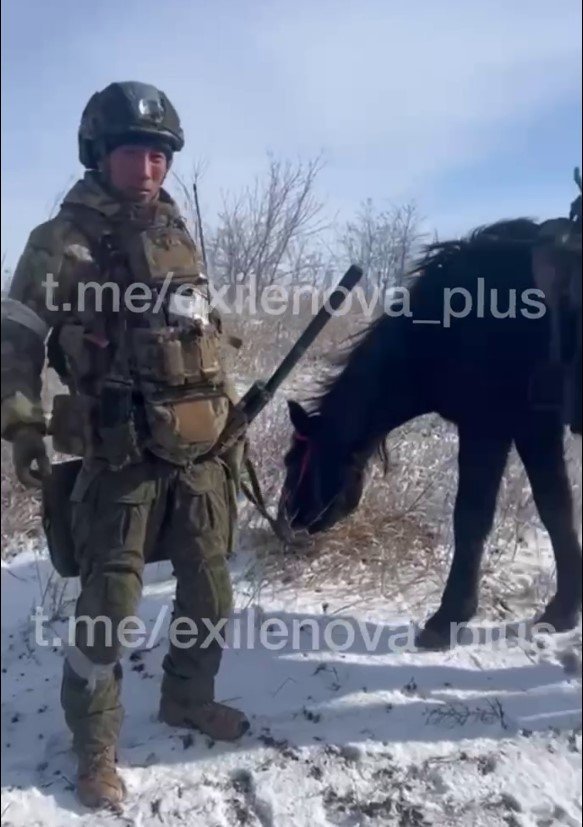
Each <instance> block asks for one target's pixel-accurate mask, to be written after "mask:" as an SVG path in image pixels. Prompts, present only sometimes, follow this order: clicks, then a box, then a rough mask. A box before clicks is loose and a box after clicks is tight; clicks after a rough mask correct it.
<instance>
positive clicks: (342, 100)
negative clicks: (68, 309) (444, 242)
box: [1, 0, 581, 266]
mask: <svg viewBox="0 0 583 827" xmlns="http://www.w3.org/2000/svg"><path fill="white" fill-rule="evenodd" d="M2 26H3V34H2V173H1V182H2V254H3V255H4V256H5V264H6V265H9V266H10V265H13V264H14V263H15V261H16V260H17V258H18V256H19V254H20V252H21V250H22V247H23V245H24V243H25V241H26V238H27V235H28V233H29V232H30V230H31V229H32V228H33V227H34V225H35V224H37V223H40V222H41V221H43V220H45V219H46V218H47V216H48V214H49V212H50V210H51V207H52V206H53V205H54V203H55V199H56V198H57V197H58V195H59V193H62V192H63V190H64V189H65V188H67V187H68V186H69V185H70V184H71V183H72V182H73V181H74V179H75V178H76V177H78V176H79V174H80V173H81V172H82V169H81V167H80V165H79V163H78V160H77V144H76V132H77V127H78V122H79V117H80V114H81V111H82V109H83V107H84V105H85V103H86V101H87V99H88V98H89V97H90V95H91V94H92V93H93V91H95V90H96V89H100V88H103V87H104V86H105V85H107V84H108V83H110V82H111V81H114V80H142V81H145V82H149V83H154V84H156V85H158V86H160V87H161V88H163V89H164V90H165V91H166V93H167V94H168V95H169V97H170V98H171V99H172V100H173V102H174V104H175V106H176V107H177V109H178V110H179V112H180V114H181V117H182V119H183V125H184V129H185V132H186V139H187V143H186V147H185V150H184V152H183V153H182V154H181V156H179V157H178V158H177V162H176V166H177V169H179V170H180V171H182V172H188V170H189V169H190V167H191V166H192V163H193V162H194V161H196V160H197V159H201V158H202V159H204V160H205V162H206V164H207V172H206V174H205V177H204V180H203V182H202V192H203V206H204V210H205V214H206V216H207V219H212V216H213V215H214V213H215V212H216V210H217V208H218V207H219V205H220V198H221V192H223V191H229V190H237V189H239V188H241V187H242V186H244V185H245V184H246V183H251V182H252V180H253V178H254V176H255V175H256V174H258V173H260V172H261V170H262V168H263V167H264V165H265V158H266V152H267V151H271V152H273V153H275V154H276V155H279V156H281V157H287V158H292V159H294V158H297V157H303V158H308V157H311V156H314V155H316V154H317V153H319V152H321V151H322V152H323V153H324V155H325V158H326V167H325V169H324V171H323V172H322V174H321V176H320V180H319V193H320V195H321V197H322V198H323V199H325V200H326V202H327V204H328V208H329V210H330V213H331V214H332V213H334V214H338V215H339V217H340V219H348V218H350V217H351V215H352V213H353V212H354V211H355V210H356V209H357V207H358V204H359V202H360V201H361V200H363V199H365V198H367V197H371V198H373V199H374V200H375V201H376V202H377V203H378V204H379V205H383V204H388V203H389V202H390V201H392V202H395V201H396V202H399V201H402V200H406V199H411V198H413V199H415V200H416V201H417V203H418V205H419V209H420V211H421V213H422V214H423V215H424V216H425V217H426V222H427V223H426V227H427V229H429V230H432V229H434V228H435V229H437V231H438V232H439V235H440V237H445V236H447V235H448V234H458V233H464V232H467V231H469V230H470V229H471V228H472V227H473V226H475V225H476V224H480V223H483V222H486V221H493V220H497V219H499V218H502V217H512V216H517V215H531V216H533V217H535V218H545V217H548V216H551V215H557V214H563V213H564V212H565V210H566V209H567V208H568V204H569V203H570V201H571V200H572V198H573V197H574V194H575V193H574V186H573V184H572V181H571V174H572V168H573V167H574V166H575V165H577V164H580V160H581V69H580V66H581V34H580V32H581V9H580V3H579V2H578V0H553V2H552V3H549V2H548V0H512V2H507V1H506V2H503V1H502V0H489V1H488V3H478V2H468V0H440V2H432V0H403V2H401V0H311V2H309V1H308V0H294V2H292V0H287V1H286V0H269V2H267V0H216V2H210V0H200V1H199V0H164V2H153V0H125V2H124V3H123V4H122V3H120V2H119V0H99V2H97V3H95V2H93V3H89V2H87V0H51V2H50V3H47V2H41V0H18V2H10V3H4V4H3V5H2Z"/></svg>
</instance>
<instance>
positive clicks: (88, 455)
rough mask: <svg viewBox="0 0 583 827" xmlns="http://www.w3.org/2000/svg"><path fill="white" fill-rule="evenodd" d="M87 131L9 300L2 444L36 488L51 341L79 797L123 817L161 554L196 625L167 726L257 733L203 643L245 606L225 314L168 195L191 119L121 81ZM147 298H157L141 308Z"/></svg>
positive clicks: (170, 667)
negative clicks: (238, 600) (133, 626)
mask: <svg viewBox="0 0 583 827" xmlns="http://www.w3.org/2000/svg"><path fill="white" fill-rule="evenodd" d="M78 138H79V157H80V160H81V163H82V164H83V166H84V167H85V168H86V172H85V175H84V177H83V178H82V179H81V180H79V181H78V182H77V183H76V184H75V185H74V186H73V187H72V189H71V190H70V191H69V193H68V194H67V195H66V197H65V199H64V201H63V203H62V205H61V208H60V211H59V213H58V215H57V216H56V217H55V218H54V219H52V220H50V221H48V222H46V223H44V224H41V225H40V226H38V227H37V228H36V229H34V230H33V232H32V233H31V235H30V237H29V239H28V243H27V245H26V248H25V250H24V252H23V254H22V256H21V258H20V261H19V262H18V266H17V268H16V271H15V273H14V278H13V281H12V285H11V289H10V298H9V300H8V301H7V302H6V303H3V317H4V318H3V324H2V409H1V410H2V437H3V438H5V439H7V440H9V441H11V442H12V446H13V460H14V466H15V471H16V474H17V475H18V478H19V479H20V480H21V482H23V483H24V484H25V485H38V484H39V480H42V479H43V478H44V479H46V478H47V475H48V474H50V464H49V460H48V458H47V454H46V451H45V445H44V441H43V435H44V434H45V433H46V420H45V416H44V413H43V410H42V407H41V390H42V378H41V377H42V372H43V365H44V360H45V355H46V354H45V344H46V346H47V351H48V355H49V364H51V365H53V366H54V367H55V368H56V370H57V371H58V373H59V375H60V377H61V379H62V381H63V382H64V383H65V384H66V385H67V387H68V390H69V394H68V395H66V396H65V395H63V396H59V397H57V398H56V399H55V404H54V407H53V413H52V420H51V423H50V426H49V427H50V433H51V434H52V435H53V440H54V447H55V449H56V450H57V451H62V452H64V453H67V454H71V455H75V456H81V457H83V465H82V468H81V471H80V472H79V474H78V476H77V478H76V481H75V484H74V488H73V491H72V495H71V510H72V522H71V525H72V536H73V541H74V549H75V557H76V560H77V563H78V565H79V570H80V583H81V591H80V596H79V599H78V602H77V606H76V617H77V618H78V619H79V618H88V619H89V620H88V622H87V623H82V622H78V623H77V624H76V638H75V641H74V642H72V644H71V645H69V646H68V647H67V653H66V658H65V662H64V671H63V679H62V689H61V703H62V707H63V710H64V715H65V719H66V722H67V725H68V726H69V728H70V730H71V732H72V735H73V747H74V750H75V753H76V755H77V757H78V775H77V792H78V796H79V799H80V801H81V802H82V803H83V804H85V805H86V806H89V807H100V806H114V807H115V806H119V802H120V801H121V800H122V799H123V797H124V795H125V789H124V785H123V782H122V780H121V778H120V776H119V774H118V773H117V770H116V761H117V754H116V744H117V741H118V736H119V732H120V727H121V724H122V716H123V710H122V707H121V704H120V688H121V679H122V669H121V665H120V657H121V648H120V645H119V639H118V635H117V634H116V630H117V629H118V627H119V624H120V623H121V622H122V620H123V619H124V618H126V617H128V616H134V615H135V614H136V611H137V607H138V603H139V600H140V595H141V591H142V573H143V569H144V565H145V563H147V562H148V560H149V559H152V555H153V553H154V551H153V549H154V548H156V550H157V551H156V553H158V557H160V554H159V549H160V547H161V546H162V545H163V546H164V548H165V549H166V550H167V554H166V556H167V558H169V559H170V560H171V561H172V565H173V568H174V572H175V576H176V580H177V586H176V596H175V601H174V618H175V619H176V618H184V619H186V620H187V621H188V622H189V624H190V625H186V624H183V625H182V626H181V627H180V639H179V640H178V639H177V640H176V641H174V640H171V642H170V646H169V650H168V652H167V654H166V656H165V659H164V662H163V670H164V674H163V679H162V687H161V702H160V708H159V718H160V720H162V721H163V722H166V723H167V724H169V725H171V726H179V727H192V728H196V729H198V730H201V731H203V732H205V733H207V734H208V735H210V736H211V737H212V738H215V739H224V740H235V739H237V738H239V737H240V736H241V735H242V734H243V733H244V732H245V731H246V730H247V729H248V727H249V723H248V721H247V720H246V718H245V716H244V715H243V714H242V713H241V712H239V711H238V710H236V709H233V708H231V707H228V706H225V705H222V704H219V703H217V702H216V701H215V700H214V682H215V676H216V674H217V672H218V669H219V665H220V661H221V653H222V646H221V644H220V643H219V641H218V640H217V637H219V636H218V635H216V636H215V637H214V639H212V642H211V643H210V645H203V642H208V637H209V635H208V629H209V628H211V627H210V624H219V622H220V621H221V620H222V619H223V618H227V617H228V616H229V613H230V611H231V608H232V593H231V584H230V579H229V572H228V568H227V562H226V557H227V555H228V552H229V549H230V547H231V542H232V535H233V529H234V522H235V503H236V497H235V495H234V490H235V488H236V481H235V476H236V469H237V467H238V464H237V461H234V460H233V458H232V456H225V455H222V454H221V451H220V450H219V449H218V448H217V446H218V445H220V443H219V442H218V437H219V435H220V433H221V432H222V430H223V428H224V425H225V422H226V420H227V417H228V413H229V409H230V404H231V402H232V398H230V394H229V388H228V380H227V377H226V376H225V373H224V370H223V366H222V360H221V355H220V354H221V350H220V320H218V319H217V318H216V317H215V315H213V312H212V310H210V305H209V296H208V284H207V282H206V278H205V275H204V273H203V269H204V268H203V267H202V265H201V257H200V255H199V252H198V248H197V247H196V246H195V244H194V242H193V241H192V240H191V238H190V236H189V235H188V233H187V231H186V227H185V224H184V222H183V220H182V218H181V217H180V215H179V212H178V209H177V207H176V205H175V203H174V202H173V201H172V199H171V198H170V196H169V195H168V194H167V192H166V191H165V190H164V189H163V183H164V180H165V178H166V175H167V173H168V170H169V168H170V165H171V162H172V158H173V153H174V152H178V151H180V150H181V149H182V147H183V144H184V139H183V132H182V129H181V126H180V123H179V119H178V115H177V113H176V111H175V109H174V107H173V106H172V104H171V103H170V101H169V100H168V98H167V97H166V95H165V94H164V93H162V92H161V91H159V90H158V89H156V88H154V87H152V86H149V85H146V84H142V83H135V82H124V83H112V84H111V85H110V86H108V87H107V88H106V89H104V90H103V91H101V92H99V93H96V94H95V95H93V97H92V98H91V99H90V101H89V102H88V104H87V106H86V108H85V110H84V112H83V115H82V119H81V125H80V129H79V135H78ZM111 285H114V286H115V285H117V286H118V287H120V288H123V290H122V291H121V293H120V292H118V293H117V294H115V292H114V291H113V290H111V289H109V288H111ZM137 285H139V288H138V289H137V292H136V286H137ZM132 286H133V287H132ZM102 287H103V289H102V290H99V289H97V288H102ZM148 291H149V292H148ZM130 293H131V297H133V298H131V297H130V298H131V301H130V300H127V299H126V296H127V295H128V294H130ZM115 295H117V296H118V299H117V304H116V300H115ZM136 295H137V296H138V298H139V297H140V296H141V297H142V299H144V297H146V296H150V298H151V301H150V303H149V304H146V303H145V302H144V301H143V300H142V302H141V304H140V308H139V312H138V311H136V305H137V304H138V303H139V302H137V301H136ZM209 310H210V312H209ZM240 453H241V452H240V451H239V452H238V455H240ZM35 464H36V468H35V467H34V465H35ZM55 516H56V518H58V516H59V515H55ZM97 617H104V618H107V619H109V620H110V622H111V628H112V629H113V635H111V634H110V635H109V638H108V635H107V632H106V625H105V624H103V623H96V624H95V625H94V628H93V636H94V637H93V640H92V639H91V634H90V632H91V629H90V621H91V619H95V618H97ZM192 621H194V624H195V625H194V626H193V624H192ZM176 628H178V627H176ZM215 628H217V626H215ZM188 629H190V637H189V636H188V635H187V634H186V631H188ZM195 629H196V630H199V633H198V635H197V634H196V633H195V631H194V630H195ZM187 644H189V645H187Z"/></svg>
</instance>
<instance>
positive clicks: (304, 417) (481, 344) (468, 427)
mask: <svg viewBox="0 0 583 827" xmlns="http://www.w3.org/2000/svg"><path fill="white" fill-rule="evenodd" d="M537 232H538V225H537V224H535V223H534V222H531V221H529V220H526V219H517V220H514V221H507V222H500V223H498V224H494V225H492V226H490V227H487V228H480V229H478V230H476V231H474V232H473V233H472V234H471V235H470V236H468V237H467V238H466V239H463V240H461V241H451V242H445V243H440V244H435V245H431V246H430V247H428V248H427V250H426V253H425V255H424V256H423V258H422V259H421V260H420V261H419V262H418V264H417V266H416V268H415V270H414V272H413V274H412V278H411V280H410V285H408V286H407V292H403V293H401V294H400V295H399V296H396V295H395V296H393V299H394V301H393V304H392V305H391V307H390V308H389V309H388V310H387V312H386V313H384V314H383V315H382V316H381V317H380V319H378V320H377V321H375V322H373V323H372V324H371V325H370V326H369V328H368V329H367V330H366V332H365V334H364V335H363V336H362V337H361V338H360V339H359V340H358V341H357V343H356V345H355V346H354V347H353V348H352V349H351V350H350V352H349V354H348V357H347V358H346V361H345V364H344V366H343V368H342V370H341V372H340V373H339V374H338V375H337V376H336V377H335V378H334V379H333V380H332V381H329V382H327V383H326V385H325V387H324V388H323V391H322V393H321V394H320V395H319V396H318V398H317V399H316V400H314V407H313V409H312V410H310V412H309V413H308V412H307V411H306V410H305V409H304V408H302V407H301V406H300V405H299V404H298V403H297V402H290V403H289V413H290V417H291V421H292V425H293V428H294V435H293V441H292V445H291V448H290V450H289V451H288V453H287V455H286V457H285V466H286V478H285V482H284V486H283V490H282V494H281V499H280V504H279V517H278V519H279V520H280V524H281V526H282V528H284V527H285V528H286V529H287V530H290V529H291V531H292V532H294V531H297V530H303V531H306V530H307V531H308V532H310V533H316V532H322V531H325V530H326V529H327V528H329V527H331V526H332V525H333V524H335V523H337V522H338V521H339V520H341V519H343V518H344V517H346V516H347V515H348V514H350V513H351V512H352V511H354V509H355V508H357V506H358V504H359V502H360V498H361V495H362V491H363V483H364V474H365V471H366V466H367V464H368V462H369V460H370V459H371V458H372V456H373V454H374V453H375V452H376V451H377V450H379V449H380V450H381V451H382V447H383V446H384V439H385V437H386V436H387V435H388V434H389V433H390V432H391V431H392V430H393V429H394V428H397V427H398V426H400V425H402V424H403V423H405V422H407V421H409V420H412V419H413V418H415V417H418V416H420V415H423V414H427V413H432V412H435V413H437V414H439V415H441V416H442V417H444V418H445V419H446V420H448V421H450V422H452V423H454V424H455V425H456V426H457V429H458V435H459V455H458V463H459V464H458V470H459V478H458V491H457V498H456V503H455V511H454V532H455V552H454V557H453V562H452V566H451V570H450V573H449V578H448V581H447V585H446V588H445V591H444V594H443V596H442V600H441V605H440V607H439V609H438V610H437V612H436V613H435V614H434V615H433V616H432V617H431V618H430V619H429V620H428V622H427V624H426V626H425V629H424V630H423V631H422V632H421V634H420V636H419V637H418V645H421V646H425V647H433V646H438V647H440V646H444V645H447V644H448V643H449V631H450V629H451V627H450V624H451V623H457V624H459V623H464V622H467V621H469V620H470V619H471V618H472V616H473V615H474V614H475V613H476V611H477V608H478V590H479V572H480V563H481V558H482V553H483V549H484V544H485V540H486V539H487V536H488V534H489V532H490V530H491V528H492V524H493V520H494V516H495V509H496V501H497V494H498V490H499V487H500V484H501V480H502V477H503V474H504V470H505V466H506V462H507V458H508V455H509V452H510V449H511V447H512V445H515V446H516V448H517V451H518V454H519V456H520V458H521V461H522V462H523V464H524V466H525V468H526V472H527V474H528V477H529V481H530V484H531V487H532V491H533V496H534V500H535V503H536V506H537V509H538V512H539V514H540V517H541V520H542V522H543V524H544V526H545V527H546V529H547V531H548V533H549V535H550V539H551V542H552V546H553V551H554V555H555V559H556V571H557V587H556V594H555V596H554V597H553V599H552V600H551V602H550V603H549V605H548V606H547V607H546V609H545V611H544V613H543V615H542V616H541V617H540V618H539V622H541V623H542V622H544V623H547V624H550V625H552V626H553V628H554V629H555V630H556V631H565V630H567V629H570V628H573V627H574V626H575V625H576V624H577V622H578V617H579V612H580V608H581V546H580V543H579V539H578V535H577V531H576V526H575V523H574V509H573V499H572V492H571V487H570V482H569V478H568V472H567V466H566V460H565V456H564V439H563V438H564V431H565V422H564V419H563V415H562V410H561V409H560V408H557V407H556V406H555V407H553V406H552V405H545V404H543V403H542V401H541V399H540V398H539V399H537V398H536V394H535V393H533V388H535V387H536V383H535V382H534V380H535V379H536V376H537V371H540V367H541V365H544V364H545V363H546V362H548V353H549V343H550V329H551V321H552V320H551V318H550V317H551V314H549V312H548V308H547V306H546V304H545V302H544V294H542V293H541V291H540V290H537V288H536V284H535V282H534V280H533V273H532V270H533V268H532V249H533V245H535V243H536V239H537ZM579 268H580V264H579ZM579 277H580V274H579ZM570 329H571V328H570V327H569V325H567V330H570ZM564 339H565V341H566V342H567V348H568V347H569V344H568V340H569V337H568V336H565V337H564ZM579 346H580V345H579ZM576 347H577V346H576V345H575V348H576ZM579 392H580V385H579ZM574 429H575V430H579V431H580V424H579V425H578V426H576V427H575V428H574Z"/></svg>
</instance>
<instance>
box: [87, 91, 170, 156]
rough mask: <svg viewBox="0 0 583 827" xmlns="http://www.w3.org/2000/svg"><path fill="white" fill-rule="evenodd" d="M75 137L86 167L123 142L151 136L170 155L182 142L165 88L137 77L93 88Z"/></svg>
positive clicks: (145, 138) (137, 140)
mask: <svg viewBox="0 0 583 827" xmlns="http://www.w3.org/2000/svg"><path fill="white" fill-rule="evenodd" d="M78 137H79V160H80V161H81V163H82V164H83V166H84V167H86V168H87V169H95V168H96V167H97V165H98V163H99V160H100V159H101V158H102V157H103V156H104V155H105V154H107V152H110V151H111V150H112V149H114V148H115V147H116V146H119V145H120V144H122V143H131V142H132V141H136V142H139V141H140V140H142V141H143V140H147V139H150V140H151V139H154V140H155V141H156V143H159V144H161V145H162V146H163V147H164V149H165V150H166V151H167V152H168V153H169V155H171V154H172V153H173V152H180V150H181V149H182V147H183V146H184V133H183V132H182V127H181V126H180V119H179V118H178V113H177V112H176V110H175V109H174V107H173V106H172V104H171V103H170V101H169V100H168V98H167V97H166V95H165V94H164V92H161V91H160V90H159V89H156V87H155V86H150V85H149V84H147V83H138V82H137V81H125V82H121V83H111V84H110V85H109V86H107V87H106V88H105V89H103V90H102V91H101V92H96V93H95V94H94V95H93V96H92V97H91V99H90V100H89V102H88V104H87V106H86V107H85V109H84V110H83V115H82V116H81V124H80V126H79V136H78Z"/></svg>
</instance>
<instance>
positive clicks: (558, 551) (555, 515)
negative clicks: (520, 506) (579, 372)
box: [516, 417, 581, 632]
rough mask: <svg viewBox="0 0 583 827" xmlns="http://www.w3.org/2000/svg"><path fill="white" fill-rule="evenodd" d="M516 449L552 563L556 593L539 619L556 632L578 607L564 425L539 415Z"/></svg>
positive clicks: (577, 547)
mask: <svg viewBox="0 0 583 827" xmlns="http://www.w3.org/2000/svg"><path fill="white" fill-rule="evenodd" d="M516 447H517V449H518V453H519V455H520V458H521V460H522V462H523V463H524V467H525V469H526V473H527V474H528V478H529V481H530V485H531V488H532V493H533V497H534V501H535V504H536V507H537V510H538V512H539V514H540V518H541V520H542V522H543V525H544V527H545V528H546V530H547V531H548V534H549V537H550V540H551V543H552V546H553V553H554V555H555V561H556V567H557V591H556V594H555V596H554V597H553V599H552V600H551V601H550V603H549V604H548V606H547V608H546V610H545V611H544V613H543V615H542V616H541V617H540V618H539V622H540V623H547V624H549V625H550V626H552V627H553V629H554V630H555V631H557V632H562V631H566V630H567V629H572V628H573V627H574V626H576V624H577V622H578V619H579V612H580V610H581V544H580V542H579V538H578V536H577V530H576V526H575V517H574V509H573V496H572V492H571V485H570V481H569V476H568V473H567V465H566V461H565V454H564V444H563V429H562V428H561V427H560V426H558V425H557V424H556V423H555V422H553V421H549V419H548V418H546V417H545V418H542V417H540V418H538V417H537V419H536V420H535V421H534V424H533V426H532V427H531V428H530V429H529V431H528V432H526V433H523V434H522V435H521V436H520V438H518V439H517V440H516Z"/></svg>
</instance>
